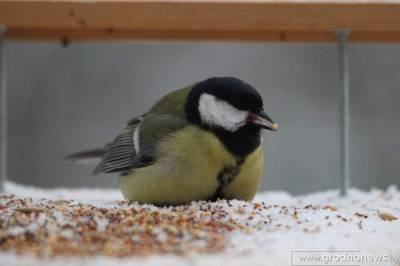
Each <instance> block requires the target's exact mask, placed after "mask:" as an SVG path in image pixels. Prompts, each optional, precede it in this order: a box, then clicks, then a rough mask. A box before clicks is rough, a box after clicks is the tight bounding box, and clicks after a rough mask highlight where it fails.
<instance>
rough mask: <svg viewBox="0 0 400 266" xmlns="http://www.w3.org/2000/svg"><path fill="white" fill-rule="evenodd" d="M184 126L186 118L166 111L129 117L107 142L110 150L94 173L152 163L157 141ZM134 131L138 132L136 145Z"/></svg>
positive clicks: (121, 170) (125, 169)
mask: <svg viewBox="0 0 400 266" xmlns="http://www.w3.org/2000/svg"><path fill="white" fill-rule="evenodd" d="M185 125H186V123H185V120H183V119H181V118H180V117H177V116H175V115H165V114H147V115H145V116H144V117H139V118H137V119H134V120H131V121H130V122H129V123H128V124H127V126H126V127H125V128H124V129H123V131H122V133H121V134H119V135H118V136H117V137H116V138H115V139H114V141H113V142H112V143H111V144H110V145H109V149H107V151H106V152H105V155H104V157H103V159H102V161H101V162H100V163H99V165H98V166H97V167H96V168H95V170H94V172H93V173H94V174H97V173H113V172H124V171H127V170H130V169H133V168H140V167H144V166H148V165H150V164H152V163H153V162H154V161H155V157H156V154H157V146H158V144H159V143H160V140H162V139H163V138H165V137H167V136H170V135H171V134H173V133H174V132H175V131H177V130H179V129H181V128H183V127H184V126H185ZM135 131H137V132H136V134H138V136H137V139H136V141H137V142H138V143H136V147H135V138H136V136H135ZM137 150H138V153H137Z"/></svg>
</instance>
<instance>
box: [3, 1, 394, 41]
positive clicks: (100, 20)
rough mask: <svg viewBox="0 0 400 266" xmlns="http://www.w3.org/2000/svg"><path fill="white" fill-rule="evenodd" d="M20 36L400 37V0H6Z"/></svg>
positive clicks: (12, 30) (6, 13) (7, 22)
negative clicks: (343, 33)
mask: <svg viewBox="0 0 400 266" xmlns="http://www.w3.org/2000/svg"><path fill="white" fill-rule="evenodd" d="M0 25H4V26H6V27H7V28H8V29H9V33H8V36H9V38H15V39H48V40H53V39H68V40H107V39H110V40H112V39H143V40H146V39H149V40H160V39H165V40H227V41H229V40H248V41H270V40H271V41H333V40H334V39H335V38H334V37H335V36H334V34H333V33H332V32H334V31H335V30H339V29H350V30H352V32H353V33H352V35H351V41H362V42H373V41H379V42H398V41H399V33H400V1H394V0H392V1H388V0H352V1H350V0H336V1H334V0H283V1H279V0H275V1H272V0H233V1H227V0H152V1H146V0H97V1H94V0H83V1H79V0H1V1H0Z"/></svg>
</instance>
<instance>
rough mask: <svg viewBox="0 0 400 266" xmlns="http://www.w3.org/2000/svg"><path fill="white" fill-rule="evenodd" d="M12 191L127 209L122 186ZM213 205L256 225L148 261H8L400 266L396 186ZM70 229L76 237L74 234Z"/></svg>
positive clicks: (19, 259) (28, 260)
mask: <svg viewBox="0 0 400 266" xmlns="http://www.w3.org/2000/svg"><path fill="white" fill-rule="evenodd" d="M6 194H14V195H16V196H20V197H30V198H32V199H33V201H39V200H40V199H42V198H46V199H51V200H62V199H68V200H70V199H73V200H74V202H77V203H78V202H81V203H88V204H93V205H95V206H99V207H105V208H114V207H121V208H124V207H123V206H121V205H120V204H117V202H118V201H120V200H122V195H121V193H120V191H119V190H117V189H39V188H34V187H28V186H22V185H18V184H15V183H11V182H8V183H7V184H6ZM105 197H107V198H105ZM262 202H263V204H262ZM254 203H260V206H262V208H261V207H260V208H257V209H255V208H254V206H255V205H254ZM203 205H204V202H203V203H202V202H199V203H192V207H194V208H201V207H202V206H203ZM212 206H213V207H215V208H224V210H226V211H227V212H228V214H229V215H228V217H230V218H231V219H234V220H235V221H237V222H239V223H241V224H244V225H246V226H248V227H246V230H245V231H233V232H232V233H231V234H230V235H229V245H228V247H227V249H226V250H224V251H223V252H219V253H217V254H207V255H204V254H203V255H199V254H190V255H186V256H175V255H162V256H161V255H154V256H150V257H146V258H141V257H127V258H113V257H105V256H97V257H86V258H79V257H69V258H55V259H54V258H52V259H37V258H33V257H30V256H28V255H23V256H22V255H15V254H12V253H9V252H2V253H0V265H9V266H12V265H32V266H36V265H37V266H47V265H55V266H58V265H60V266H61V265H62V266H64V265H65V266H67V265H68V266H74V265H83V266H86V265H87V266H89V265H90V266H92V265H93V266H94V265H96V266H103V265H118V266H124V265H141V266H153V265H161V264H162V265H178V266H179V265H211V266H213V265H272V266H280V265H282V266H283V265H285V266H286V265H291V263H292V262H293V261H292V260H293V259H294V260H295V261H296V262H297V259H298V257H293V255H294V256H298V254H300V253H296V252H295V253H293V251H302V252H303V251H323V252H324V254H335V252H334V251H348V252H349V253H351V252H356V253H357V254H359V255H364V256H371V260H372V259H373V258H375V257H373V258H372V256H376V255H385V256H387V257H384V260H386V261H384V260H382V261H364V262H362V263H361V262H358V263H352V264H355V265H360V264H361V265H397V266H398V265H400V244H399V243H400V220H399V219H389V220H384V219H383V218H384V217H385V216H384V215H387V214H390V215H391V216H390V217H394V218H400V191H399V190H398V189H397V188H396V187H395V186H391V187H389V188H388V189H386V190H379V189H372V190H370V191H368V192H366V191H361V190H358V189H351V190H350V193H349V196H348V197H346V198H341V197H339V196H338V192H337V191H336V190H331V191H324V192H317V193H313V194H309V195H304V196H291V195H290V194H288V193H286V192H283V191H269V192H262V193H259V194H258V195H257V196H256V198H255V199H254V201H253V204H251V203H247V202H243V201H230V202H229V205H228V202H226V201H218V202H216V203H212ZM145 207H146V208H149V209H156V208H157V207H154V206H151V205H145ZM0 212H1V210H0ZM55 215H57V214H55ZM39 218H40V215H39ZM56 219H58V220H60V221H62V220H63V219H64V217H62V215H60V217H56ZM44 222H45V221H44V220H43V219H39V223H44ZM96 222H97V223H98V224H99V227H100V228H101V230H104V228H105V227H106V226H107V224H106V223H107V221H102V220H98V221H96ZM34 229H35V228H21V227H15V228H12V232H11V233H15V234H18V233H20V232H21V230H34ZM64 233H65V234H66V237H68V232H64ZM159 237H160V240H162V239H163V238H164V237H165V236H164V235H163V233H162V232H160V235H159ZM199 244H201V243H199ZM328 251H330V252H331V253H328ZM304 254H305V253H304ZM313 254H315V253H313ZM388 260H390V261H388ZM301 265H310V264H301ZM314 265H315V264H314ZM326 265H333V264H326ZM335 265H338V263H337V264H335ZM339 265H340V264H339ZM342 265H344V264H342Z"/></svg>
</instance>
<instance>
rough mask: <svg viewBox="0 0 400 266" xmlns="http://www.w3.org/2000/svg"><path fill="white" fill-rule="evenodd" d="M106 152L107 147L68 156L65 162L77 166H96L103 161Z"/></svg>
mask: <svg viewBox="0 0 400 266" xmlns="http://www.w3.org/2000/svg"><path fill="white" fill-rule="evenodd" d="M105 152H106V147H103V148H96V149H91V150H86V151H81V152H77V153H73V154H70V155H68V156H66V157H65V161H66V162H70V163H77V164H96V163H99V162H100V161H101V159H102V158H103V156H104V153H105Z"/></svg>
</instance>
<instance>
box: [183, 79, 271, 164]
mask: <svg viewBox="0 0 400 266" xmlns="http://www.w3.org/2000/svg"><path fill="white" fill-rule="evenodd" d="M185 111H186V116H187V119H188V120H189V121H190V122H192V123H194V124H196V125H198V126H200V127H202V128H203V129H206V130H210V131H213V132H214V133H215V134H216V135H217V136H218V138H219V139H220V140H221V141H222V143H224V144H225V146H226V148H227V149H228V150H229V151H231V152H232V153H233V154H235V155H237V156H245V155H247V154H248V153H250V152H252V151H254V150H255V149H256V148H257V147H258V146H259V144H260V129H261V128H265V129H269V130H276V124H274V123H273V121H272V119H271V118H270V117H269V116H268V115H267V114H266V113H265V112H264V110H263V100H262V98H261V96H260V94H259V93H258V92H257V91H256V90H255V89H254V88H253V87H252V86H250V85H249V84H247V83H245V82H244V81H242V80H240V79H237V78H232V77H221V78H220V77H217V78H210V79H206V80H204V81H201V82H199V83H197V84H196V85H194V86H193V88H192V89H191V91H190V93H189V96H188V99H187V103H186V107H185Z"/></svg>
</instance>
